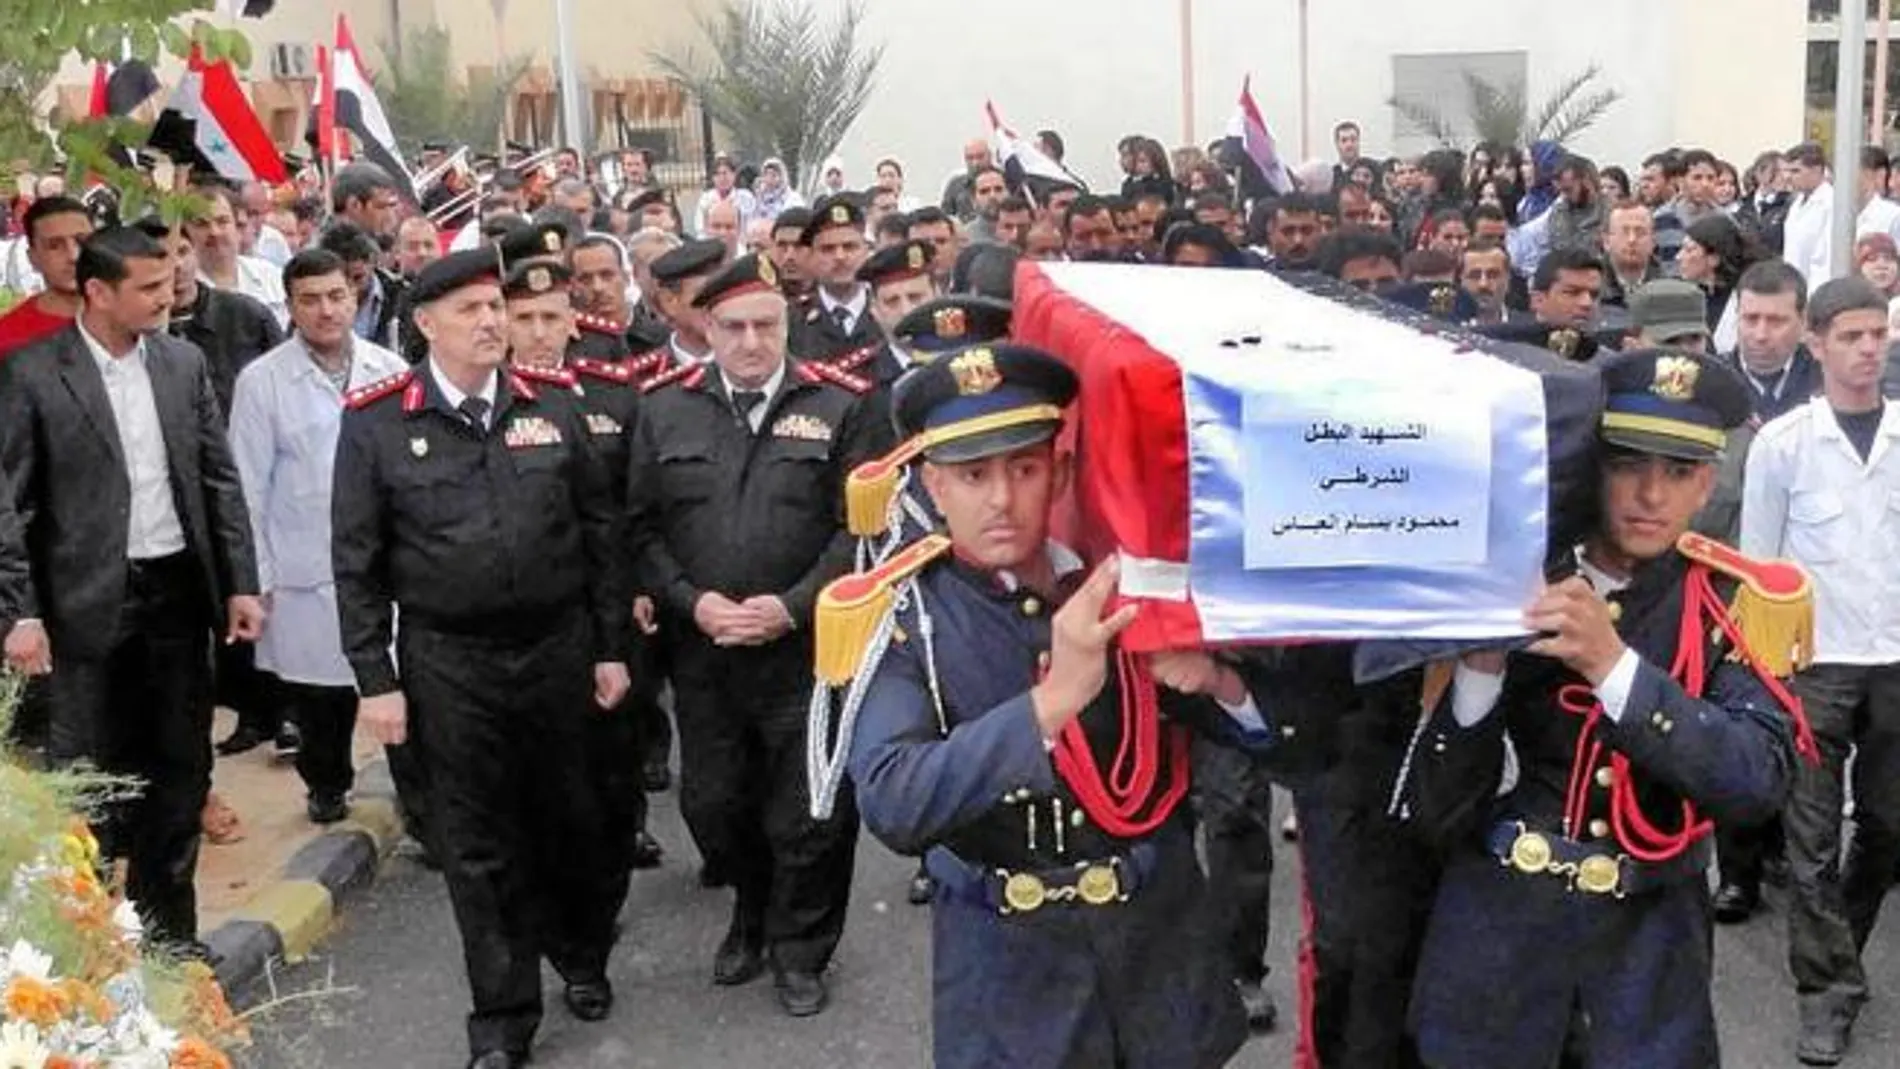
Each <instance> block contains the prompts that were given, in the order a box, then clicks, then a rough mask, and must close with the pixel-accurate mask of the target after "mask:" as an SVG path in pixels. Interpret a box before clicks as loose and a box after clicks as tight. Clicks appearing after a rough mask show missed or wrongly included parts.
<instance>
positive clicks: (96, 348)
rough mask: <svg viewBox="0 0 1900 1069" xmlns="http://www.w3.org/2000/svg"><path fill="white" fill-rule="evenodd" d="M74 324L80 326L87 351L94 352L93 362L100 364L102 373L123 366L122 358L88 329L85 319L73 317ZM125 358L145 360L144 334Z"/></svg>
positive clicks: (80, 335)
mask: <svg viewBox="0 0 1900 1069" xmlns="http://www.w3.org/2000/svg"><path fill="white" fill-rule="evenodd" d="M73 325H74V326H76V327H78V328H79V337H80V339H81V340H82V341H84V342H85V343H86V351H87V352H89V353H91V354H92V362H93V363H94V364H96V365H98V367H99V373H100V374H101V375H103V374H106V373H107V372H109V371H110V370H112V369H113V368H117V367H121V366H123V365H121V364H120V363H119V360H120V358H119V357H115V356H113V355H112V353H111V352H109V351H107V349H106V347H105V344H104V343H103V342H101V341H100V340H99V339H98V338H95V337H93V336H92V332H91V331H89V330H87V329H86V323H85V320H83V319H80V318H77V317H75V318H74V319H73ZM125 359H130V360H132V361H134V362H136V363H140V364H143V363H144V362H145V337H144V335H140V336H139V340H138V344H136V345H134V346H133V347H132V351H131V352H130V353H128V354H126V357H125Z"/></svg>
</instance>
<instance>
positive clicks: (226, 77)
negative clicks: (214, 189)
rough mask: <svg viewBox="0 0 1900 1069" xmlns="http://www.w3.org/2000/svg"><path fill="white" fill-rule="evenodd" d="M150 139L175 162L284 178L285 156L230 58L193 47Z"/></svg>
mask: <svg viewBox="0 0 1900 1069" xmlns="http://www.w3.org/2000/svg"><path fill="white" fill-rule="evenodd" d="M147 144H148V145H150V146H151V147H152V148H154V149H157V150H159V151H161V152H163V153H165V154H166V155H167V156H170V157H171V158H172V160H173V162H175V163H181V164H188V165H190V166H191V168H192V169H193V170H196V171H209V172H211V173H213V174H216V175H217V176H218V177H220V178H223V179H226V180H227V181H231V182H251V181H258V182H285V181H288V180H289V178H290V175H289V172H287V171H286V170H285V169H284V158H283V156H281V155H279V154H278V152H277V146H276V145H275V144H273V143H272V142H271V139H270V134H268V133H267V132H265V130H264V124H263V123H262V122H261V121H259V119H258V117H257V112H256V111H254V110H252V108H251V101H250V98H249V97H247V96H245V95H244V87H243V86H241V85H239V84H238V80H237V74H236V72H234V71H233V70H232V69H231V61H230V60H228V59H221V60H219V61H217V62H216V63H207V62H205V58H204V53H203V52H202V51H201V50H200V49H198V48H196V47H194V48H192V50H191V56H190V58H189V60H188V61H187V62H186V65H185V76H184V78H183V79H181V80H180V81H179V83H178V87H177V88H176V89H174V90H172V95H171V99H170V100H169V101H168V102H167V103H166V104H165V110H164V111H162V112H160V113H159V116H158V121H157V122H156V123H154V124H153V125H152V133H151V136H150V138H149V139H148V140H147Z"/></svg>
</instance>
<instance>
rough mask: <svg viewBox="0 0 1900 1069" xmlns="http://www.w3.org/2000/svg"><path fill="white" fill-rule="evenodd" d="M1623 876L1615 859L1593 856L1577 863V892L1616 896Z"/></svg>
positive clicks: (1598, 855) (1599, 855) (1608, 856)
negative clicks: (1617, 887)
mask: <svg viewBox="0 0 1900 1069" xmlns="http://www.w3.org/2000/svg"><path fill="white" fill-rule="evenodd" d="M1622 874H1623V871H1622V866H1620V865H1618V864H1617V863H1616V859H1615V858H1613V857H1611V856H1610V855H1608V854H1592V855H1590V856H1589V857H1586V858H1584V859H1583V860H1582V861H1580V862H1578V863H1577V890H1579V891H1582V892H1584V893H1585V894H1592V895H1607V894H1614V893H1615V892H1616V885H1617V884H1618V883H1619V882H1621V877H1622Z"/></svg>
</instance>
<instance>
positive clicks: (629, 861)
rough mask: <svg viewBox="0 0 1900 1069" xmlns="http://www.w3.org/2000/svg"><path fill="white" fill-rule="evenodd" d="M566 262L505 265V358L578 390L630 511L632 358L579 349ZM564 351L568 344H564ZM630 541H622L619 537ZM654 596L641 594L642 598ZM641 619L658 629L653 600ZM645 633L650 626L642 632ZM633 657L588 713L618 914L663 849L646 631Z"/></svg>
mask: <svg viewBox="0 0 1900 1069" xmlns="http://www.w3.org/2000/svg"><path fill="white" fill-rule="evenodd" d="M568 282H569V272H568V269H567V268H565V267H562V266H561V265H560V264H556V263H538V262H535V263H524V264H517V265H515V266H514V268H513V269H511V270H510V271H509V272H508V278H507V280H506V281H505V282H504V283H503V285H502V295H503V296H504V297H505V298H506V300H507V302H508V362H509V363H510V364H511V365H512V366H513V367H514V369H515V370H516V371H517V372H518V373H520V374H521V375H522V376H523V377H525V378H527V379H528V380H529V381H530V382H535V383H542V384H546V385H548V386H550V387H552V388H554V389H565V390H570V391H572V392H573V395H574V401H575V404H576V405H577V406H578V407H579V408H580V410H581V417H582V419H583V420H585V421H586V424H587V433H588V436H589V437H590V438H592V439H593V442H594V447H595V449H596V450H597V451H598V452H599V454H600V458H601V463H602V464H603V465H604V466H605V467H606V469H607V472H608V473H609V479H608V488H609V491H610V495H611V499H612V501H613V506H614V514H615V516H616V517H624V515H625V500H626V486H627V481H626V478H625V472H626V470H627V446H628V442H629V440H630V438H631V431H632V427H633V425H634V421H635V418H636V413H637V409H638V405H639V399H640V390H639V387H638V386H636V385H635V384H634V380H633V372H632V369H631V368H629V367H628V366H627V365H626V364H613V363H608V362H606V361H602V360H593V359H589V358H587V357H583V356H575V355H573V353H574V351H575V349H576V348H578V347H579V339H577V338H575V337H574V321H575V318H576V317H575V314H574V310H573V306H572V305H571V304H570V303H569V302H568V299H567V294H568V290H567V284H568ZM564 350H565V351H564ZM614 541H615V544H616V545H624V544H625V538H624V535H623V536H622V537H617V538H615V540H614ZM643 600H647V599H636V605H638V603H639V601H643ZM635 611H636V618H637V619H638V620H640V621H642V622H644V623H645V624H646V625H647V626H649V627H650V626H651V621H652V605H651V602H650V601H648V603H647V605H646V606H645V612H644V613H641V612H639V610H638V609H636V610H635ZM642 630H643V629H642ZM630 637H631V638H632V641H631V642H630V643H629V645H628V648H627V651H626V660H627V663H628V665H629V666H631V668H632V669H633V671H632V675H633V685H632V689H631V691H630V692H629V693H628V695H627V700H626V701H625V702H624V703H622V704H621V706H620V707H619V708H617V709H615V710H613V712H612V713H611V714H610V715H606V716H590V717H588V724H589V728H588V730H589V732H590V736H591V738H590V743H589V745H588V748H587V758H588V767H589V768H590V770H592V772H593V775H594V782H595V785H596V787H597V788H598V790H599V791H600V795H601V804H602V806H603V810H604V815H605V817H606V820H607V831H608V838H607V843H608V845H609V846H611V847H613V849H611V850H609V851H607V852H606V853H607V862H608V864H609V865H610V866H611V869H612V871H613V873H614V891H613V893H612V895H611V897H612V900H613V903H612V905H613V911H614V912H615V913H618V912H619V908H620V904H621V903H622V902H623V901H624V900H625V898H626V890H627V880H628V875H629V872H630V870H632V869H637V868H638V869H650V868H653V867H655V866H657V865H658V864H659V863H660V859H661V856H662V853H663V851H662V850H661V849H660V844H659V843H658V842H657V841H655V840H654V838H653V836H652V835H651V834H649V833H648V832H647V800H646V791H645V789H644V788H643V787H642V786H641V782H640V767H641V754H642V749H643V747H642V741H643V734H642V733H643V732H645V733H646V734H651V733H652V731H653V729H652V727H651V722H652V720H653V718H656V717H657V718H659V720H660V722H662V723H664V718H665V716H666V714H665V712H664V711H663V710H661V709H659V708H658V704H657V698H658V695H657V693H656V691H657V687H656V686H655V684H654V681H653V678H652V675H653V674H652V673H651V672H650V671H646V670H645V669H646V667H647V666H646V661H647V657H646V653H647V647H648V646H650V645H651V643H650V641H648V640H647V636H646V635H645V634H631V635H630Z"/></svg>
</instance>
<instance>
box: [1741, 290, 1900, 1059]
mask: <svg viewBox="0 0 1900 1069" xmlns="http://www.w3.org/2000/svg"><path fill="white" fill-rule="evenodd" d="M1808 339H1809V341H1808V344H1809V347H1810V348H1811V349H1812V350H1813V352H1814V355H1815V356H1816V358H1817V359H1819V361H1820V363H1821V370H1822V380H1823V389H1822V393H1821V396H1819V397H1816V398H1815V399H1813V400H1812V401H1809V402H1808V403H1807V404H1805V405H1803V406H1801V407H1800V408H1797V409H1795V410H1793V411H1791V412H1788V413H1787V414H1786V415H1783V416H1781V417H1780V418H1778V419H1776V420H1774V421H1773V422H1771V423H1769V424H1768V425H1767V426H1766V427H1764V428H1762V431H1761V433H1760V434H1759V435H1758V436H1757V437H1756V439H1755V444H1754V446H1753V448H1752V450H1751V451H1750V453H1749V457H1748V470H1747V476H1746V478H1745V479H1744V481H1743V492H1742V529H1741V548H1742V552H1744V553H1747V554H1751V555H1755V556H1762V557H1783V558H1790V559H1793V560H1794V561H1795V562H1797V563H1799V564H1800V565H1801V566H1802V567H1803V568H1805V569H1806V570H1807V572H1808V574H1809V576H1810V577H1811V580H1812V582H1813V584H1814V594H1815V603H1816V605H1817V610H1816V623H1817V626H1816V628H1815V638H1814V654H1813V660H1814V663H1813V665H1812V666H1811V667H1810V668H1808V669H1807V670H1806V671H1804V672H1802V673H1801V674H1800V675H1798V676H1797V677H1796V678H1795V681H1794V686H1795V691H1796V693H1797V694H1798V695H1799V696H1800V698H1801V700H1802V703H1803V705H1804V706H1805V708H1806V712H1807V716H1808V720H1809V721H1810V723H1811V724H1812V725H1813V730H1814V737H1815V740H1816V742H1817V743H1818V744H1819V749H1820V758H1821V760H1820V764H1819V766H1818V767H1815V766H1804V767H1803V768H1802V769H1801V770H1800V772H1799V773H1798V774H1797V776H1796V779H1795V784H1794V792H1793V794H1792V796H1791V797H1790V799H1789V801H1788V806H1787V809H1786V810H1785V812H1784V814H1783V820H1782V823H1783V825H1784V827H1785V828H1786V831H1787V838H1788V862H1789V867H1790V869H1791V872H1792V882H1791V887H1790V890H1791V892H1792V894H1791V896H1790V898H1791V900H1790V903H1789V908H1788V957H1789V965H1790V968H1791V969H1792V971H1793V972H1794V977H1795V990H1796V995H1797V998H1798V1000H1799V1004H1800V1010H1801V1037H1800V1043H1799V1046H1798V1048H1797V1050H1796V1054H1797V1056H1798V1057H1799V1058H1800V1060H1801V1062H1802V1064H1804V1065H1836V1064H1839V1062H1840V1061H1841V1058H1842V1057H1843V1056H1844V1055H1845V1053H1846V1049H1847V1045H1848V1042H1849V1038H1850V1036H1851V1033H1852V1030H1853V1026H1854V1021H1855V1018H1856V1017H1857V1015H1858V1014H1859V1012H1860V1008H1861V1006H1862V1005H1863V1004H1864V1003H1865V1002H1866V1001H1867V997H1868V985H1867V976H1866V973H1865V971H1864V969H1863V968H1862V966H1861V955H1860V948H1861V947H1862V946H1864V945H1865V944H1866V941H1867V936H1868V933H1869V932H1870V931H1871V930H1872V929H1873V926H1874V922H1875V920H1876V919H1877V918H1878V916H1879V910H1880V902H1881V899H1882V898H1883V897H1884V896H1885V894H1886V891H1887V887H1888V885H1889V884H1890V883H1892V882H1893V880H1892V877H1893V871H1894V865H1895V862H1896V861H1897V860H1900V569H1896V568H1895V567H1894V555H1895V551H1896V549H1900V510H1897V509H1895V507H1894V504H1893V503H1894V502H1895V501H1896V500H1900V452H1896V451H1895V449H1894V442H1895V439H1896V438H1900V410H1896V409H1895V406H1894V403H1893V402H1889V401H1885V400H1883V399H1882V397H1881V394H1880V373H1881V369H1882V366H1883V363H1884V359H1885V354H1886V349H1887V299H1886V297H1884V296H1882V295H1881V294H1880V293H1879V291H1877V290H1875V289H1874V288H1873V286H1872V285H1871V284H1869V283H1868V282H1866V281H1864V280H1862V279H1860V278H1858V277H1856V278H1844V279H1837V280H1835V281H1833V282H1829V283H1828V284H1826V285H1824V286H1822V287H1821V288H1820V289H1819V290H1818V291H1817V292H1816V293H1815V294H1814V297H1813V298H1812V299H1811V300H1810V301H1809V303H1808ZM1850 750H1854V751H1855V752H1856V753H1857V756H1856V757H1855V760H1854V772H1853V783H1852V791H1853V798H1854V823H1855V835H1854V849H1853V851H1852V852H1851V853H1849V854H1848V855H1847V857H1846V858H1845V861H1844V862H1843V858H1842V849H1841V810H1842V805H1843V802H1844V801H1845V797H1846V793H1847V790H1848V783H1847V780H1846V773H1845V771H1844V765H1845V763H1846V760H1847V755H1848V752H1849V751H1850Z"/></svg>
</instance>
